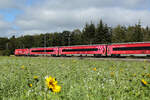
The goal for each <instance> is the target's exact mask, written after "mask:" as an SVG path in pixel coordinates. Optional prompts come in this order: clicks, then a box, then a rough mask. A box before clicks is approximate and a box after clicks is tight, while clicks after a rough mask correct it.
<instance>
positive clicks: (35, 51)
mask: <svg viewBox="0 0 150 100" xmlns="http://www.w3.org/2000/svg"><path fill="white" fill-rule="evenodd" d="M30 55H31V56H37V55H47V56H58V48H57V47H46V48H31V49H30Z"/></svg>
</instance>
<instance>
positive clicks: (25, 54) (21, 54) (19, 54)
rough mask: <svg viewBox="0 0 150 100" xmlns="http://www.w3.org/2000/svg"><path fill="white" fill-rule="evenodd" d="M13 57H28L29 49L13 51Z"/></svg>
mask: <svg viewBox="0 0 150 100" xmlns="http://www.w3.org/2000/svg"><path fill="white" fill-rule="evenodd" d="M15 55H16V56H28V55H30V53H29V49H28V48H26V49H15Z"/></svg>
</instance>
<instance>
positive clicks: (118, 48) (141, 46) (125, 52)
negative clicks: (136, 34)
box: [107, 42, 150, 56]
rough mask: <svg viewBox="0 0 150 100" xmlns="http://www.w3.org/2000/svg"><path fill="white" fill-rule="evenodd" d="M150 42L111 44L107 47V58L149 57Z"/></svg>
mask: <svg viewBox="0 0 150 100" xmlns="http://www.w3.org/2000/svg"><path fill="white" fill-rule="evenodd" d="M148 55H150V42H149V43H148V42H147V43H146V42H143V43H142V42H141V43H140V42H137V43H122V44H111V45H108V46H107V56H148Z"/></svg>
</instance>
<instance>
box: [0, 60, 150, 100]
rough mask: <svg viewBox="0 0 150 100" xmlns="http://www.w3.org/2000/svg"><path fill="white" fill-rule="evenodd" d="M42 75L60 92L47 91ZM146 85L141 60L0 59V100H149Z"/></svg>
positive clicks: (146, 67)
mask: <svg viewBox="0 0 150 100" xmlns="http://www.w3.org/2000/svg"><path fill="white" fill-rule="evenodd" d="M22 65H24V66H25V68H24V69H22V68H21V66H22ZM93 68H96V71H94V70H93ZM34 76H38V79H39V81H38V82H37V81H36V80H34V79H33V77H34ZM45 76H52V77H55V78H56V79H57V81H58V85H60V86H61V92H59V93H53V92H51V91H50V90H48V89H47V87H46V85H45ZM142 79H144V80H145V81H147V82H148V84H147V85H143V84H142V83H141V80H142ZM29 83H31V84H33V86H32V87H29V86H28V84H29ZM149 83H150V63H149V62H144V61H143V62H131V61H128V62H127V61H108V60H107V61H100V60H88V59H75V58H74V59H70V58H67V59H62V58H42V57H35V58H30V57H0V100H8V99H9V100H149V98H150V84H149Z"/></svg>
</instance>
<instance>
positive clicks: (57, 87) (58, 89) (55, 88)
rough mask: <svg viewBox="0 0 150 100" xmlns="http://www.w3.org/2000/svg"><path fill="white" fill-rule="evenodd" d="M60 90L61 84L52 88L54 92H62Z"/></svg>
mask: <svg viewBox="0 0 150 100" xmlns="http://www.w3.org/2000/svg"><path fill="white" fill-rule="evenodd" d="M60 90H61V86H59V85H55V86H54V87H53V88H52V91H53V92H56V93H57V92H60Z"/></svg>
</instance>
